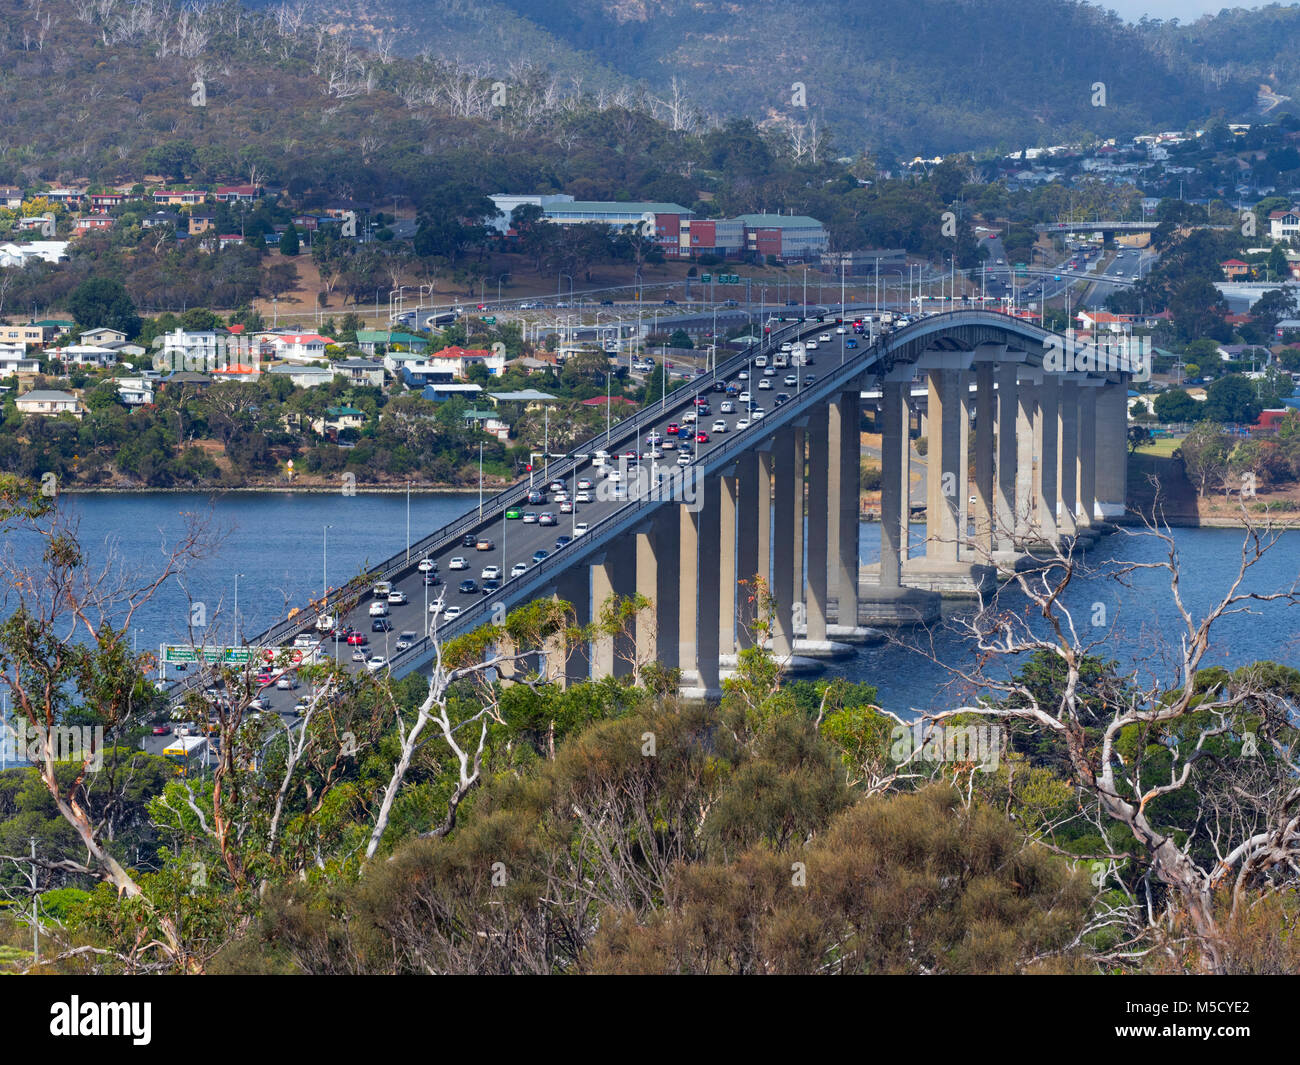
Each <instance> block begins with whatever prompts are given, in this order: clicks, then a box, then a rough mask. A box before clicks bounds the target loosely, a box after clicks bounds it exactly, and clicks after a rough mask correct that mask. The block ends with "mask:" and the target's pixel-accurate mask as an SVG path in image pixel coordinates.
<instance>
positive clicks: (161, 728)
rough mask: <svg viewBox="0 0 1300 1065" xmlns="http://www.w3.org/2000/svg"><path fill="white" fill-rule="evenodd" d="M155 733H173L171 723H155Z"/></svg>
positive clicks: (157, 734) (161, 734) (158, 734)
mask: <svg viewBox="0 0 1300 1065" xmlns="http://www.w3.org/2000/svg"><path fill="white" fill-rule="evenodd" d="M153 734H154V735H155V736H170V735H171V734H172V727H171V725H155V726H154V730H153Z"/></svg>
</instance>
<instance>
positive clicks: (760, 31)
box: [255, 0, 1281, 157]
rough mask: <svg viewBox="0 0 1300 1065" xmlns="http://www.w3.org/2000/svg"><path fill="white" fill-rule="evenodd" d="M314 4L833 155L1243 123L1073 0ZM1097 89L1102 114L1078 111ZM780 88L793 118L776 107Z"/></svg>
mask: <svg viewBox="0 0 1300 1065" xmlns="http://www.w3.org/2000/svg"><path fill="white" fill-rule="evenodd" d="M255 2H256V3H258V4H262V5H264V6H268V7H270V6H273V5H272V4H271V0H255ZM315 3H316V5H317V10H319V11H321V12H323V13H324V16H325V19H326V21H327V22H329V23H331V24H332V25H335V26H337V27H340V28H342V27H352V28H354V29H355V31H356V33H357V34H358V36H360V37H361V38H363V39H366V40H368V41H370V42H372V43H373V42H383V47H385V48H391V49H392V50H393V52H394V53H395V54H403V53H405V54H411V55H414V54H418V53H421V52H427V53H431V54H433V55H437V56H442V57H447V58H459V59H462V60H465V61H468V62H471V63H472V64H473V65H475V66H477V67H478V68H479V69H482V70H484V71H488V70H495V71H497V72H498V73H499V75H500V76H501V77H502V78H504V79H506V80H508V77H509V71H510V67H511V64H512V63H514V62H517V61H520V60H528V61H531V62H534V63H540V64H544V65H547V66H548V67H549V68H551V69H554V70H556V71H557V72H559V73H560V74H562V75H563V76H566V77H574V76H576V77H581V78H583V79H584V80H585V82H586V83H587V84H589V85H600V86H610V85H613V84H616V83H618V82H619V81H620V79H622V81H623V83H624V84H627V83H635V84H637V85H640V86H642V87H645V88H647V89H648V91H650V92H652V93H654V94H655V95H657V96H658V97H659V98H660V99H661V100H662V101H663V104H662V108H663V111H664V113H666V114H668V113H670V111H671V109H670V104H671V103H672V102H673V101H674V100H675V99H678V98H679V97H676V96H674V87H673V79H674V78H675V79H677V88H678V91H679V92H680V94H681V96H684V98H685V101H686V103H687V104H688V109H694V110H696V111H699V112H703V113H709V114H714V115H723V116H730V115H741V116H744V117H748V118H753V119H755V120H756V121H761V120H765V119H768V120H770V119H776V118H778V117H780V116H782V115H785V116H789V117H793V118H796V119H807V118H810V117H813V116H817V117H819V119H820V121H822V122H824V123H825V122H828V123H829V124H830V125H831V127H832V129H833V130H834V131H835V139H836V142H837V144H838V146H839V147H840V148H841V149H842V150H848V151H852V150H854V149H856V148H857V147H860V146H862V145H864V144H865V145H868V146H870V147H872V148H873V149H877V150H879V149H885V150H886V151H889V152H896V153H899V154H901V155H906V156H907V157H910V156H912V155H914V154H916V153H918V152H920V153H926V154H930V153H934V152H938V151H951V150H954V149H979V148H986V147H997V146H1002V147H1012V146H1019V145H1021V144H1025V143H1030V144H1033V143H1040V142H1048V141H1053V140H1059V139H1061V138H1064V137H1067V136H1074V135H1079V134H1083V133H1089V132H1091V133H1095V134H1099V135H1104V136H1113V135H1116V134H1123V133H1131V132H1134V131H1137V130H1139V129H1149V128H1151V127H1152V126H1162V127H1167V126H1171V125H1172V126H1180V125H1182V124H1184V123H1186V122H1188V121H1192V120H1195V119H1199V118H1201V117H1203V116H1204V115H1206V114H1208V113H1211V112H1214V111H1221V112H1223V113H1224V114H1227V115H1236V114H1239V113H1244V112H1246V111H1248V110H1249V109H1251V108H1252V107H1253V105H1254V96H1255V92H1256V86H1255V85H1254V84H1253V82H1252V81H1251V79H1250V78H1243V77H1240V76H1239V75H1238V72H1237V65H1235V64H1234V63H1228V64H1227V65H1226V66H1225V64H1223V63H1217V64H1216V62H1215V61H1214V60H1213V58H1211V57H1209V56H1208V55H1207V58H1206V60H1205V62H1204V63H1197V64H1195V65H1189V64H1188V63H1187V62H1186V61H1185V59H1184V58H1183V57H1182V56H1181V54H1180V53H1179V52H1178V51H1177V49H1174V48H1172V47H1170V46H1168V45H1165V46H1163V47H1160V46H1159V45H1160V42H1159V40H1158V38H1153V37H1152V36H1151V35H1150V33H1149V31H1146V30H1142V29H1139V28H1137V27H1132V26H1127V25H1125V24H1124V23H1123V22H1122V21H1121V20H1119V19H1118V17H1117V16H1114V15H1113V14H1110V13H1107V12H1102V11H1100V10H1099V9H1098V8H1096V7H1093V6H1088V5H1084V4H1082V3H1078V2H1076V0H1034V2H1030V0H963V2H958V3H954V2H951V0H876V2H873V3H871V4H869V5H863V4H861V3H858V2H855V0H807V2H804V0H798V2H795V0H755V2H751V3H746V4H744V5H740V4H736V3H733V2H730V0H641V2H637V3H631V2H628V0H485V2H483V3H477V4H474V5H469V4H466V3H464V2H463V0H432V2H428V0H418V2H417V0H382V2H381V0H344V2H338V0H315ZM1280 47H1281V45H1280V39H1274V40H1272V41H1270V42H1268V48H1269V49H1270V50H1271V51H1276V50H1278V49H1279V48H1280ZM489 56H491V57H492V58H488V57H489ZM615 66H616V70H614V69H612V68H613V67H615ZM1098 81H1101V82H1104V83H1105V85H1106V88H1107V93H1108V100H1107V106H1106V107H1105V108H1104V109H1103V108H1097V107H1094V106H1093V92H1092V86H1093V84H1094V83H1095V82H1098ZM795 82H801V83H803V85H804V86H806V97H807V108H806V109H802V108H799V107H796V106H792V96H793V90H792V86H793V84H794V83H795ZM676 113H677V114H678V115H681V113H682V109H681V108H677V109H676Z"/></svg>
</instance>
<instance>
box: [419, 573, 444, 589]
mask: <svg viewBox="0 0 1300 1065" xmlns="http://www.w3.org/2000/svg"><path fill="white" fill-rule="evenodd" d="M421 579H422V580H423V582H424V586H425V587H426V588H433V587H436V586H437V585H439V584H441V583H442V578H441V577H439V576H438V575H437V574H436V573H426V574H425V575H424V577H423V578H421Z"/></svg>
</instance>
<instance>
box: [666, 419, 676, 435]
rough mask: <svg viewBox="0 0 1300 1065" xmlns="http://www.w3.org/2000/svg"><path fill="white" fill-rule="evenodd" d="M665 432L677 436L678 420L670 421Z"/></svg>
mask: <svg viewBox="0 0 1300 1065" xmlns="http://www.w3.org/2000/svg"><path fill="white" fill-rule="evenodd" d="M664 432H665V433H668V434H669V435H671V436H676V435H677V423H676V422H669V423H668V428H667V429H665V430H664Z"/></svg>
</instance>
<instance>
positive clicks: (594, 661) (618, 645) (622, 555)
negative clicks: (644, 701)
mask: <svg viewBox="0 0 1300 1065" xmlns="http://www.w3.org/2000/svg"><path fill="white" fill-rule="evenodd" d="M633 546H634V544H633V541H632V539H631V538H630V537H629V538H627V539H624V540H621V541H620V540H616V541H614V542H613V543H611V544H610V545H609V546H608V547H606V549H605V555H604V558H603V559H602V560H601V561H600V562H597V563H595V564H593V565H592V567H591V612H592V617H593V619H595V618H599V617H600V614H601V611H602V610H603V609H604V607H605V604H606V603H607V602H608V601H609V600H610V599H611V598H614V597H616V596H626V595H629V594H631V592H632V591H633V590H634V589H635V587H636V583H635V578H636V553H635V551H634V550H633ZM633 652H634V646H633V644H632V643H631V641H629V640H627V639H626V638H625V637H614V636H609V635H598V636H597V637H596V639H595V640H593V641H592V649H591V675H592V678H593V679H595V680H603V679H604V678H605V677H622V676H626V675H627V674H628V673H629V672H630V671H631V668H632V667H631V663H630V662H629V661H628V659H629V657H630V655H631V654H632V653H633Z"/></svg>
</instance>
